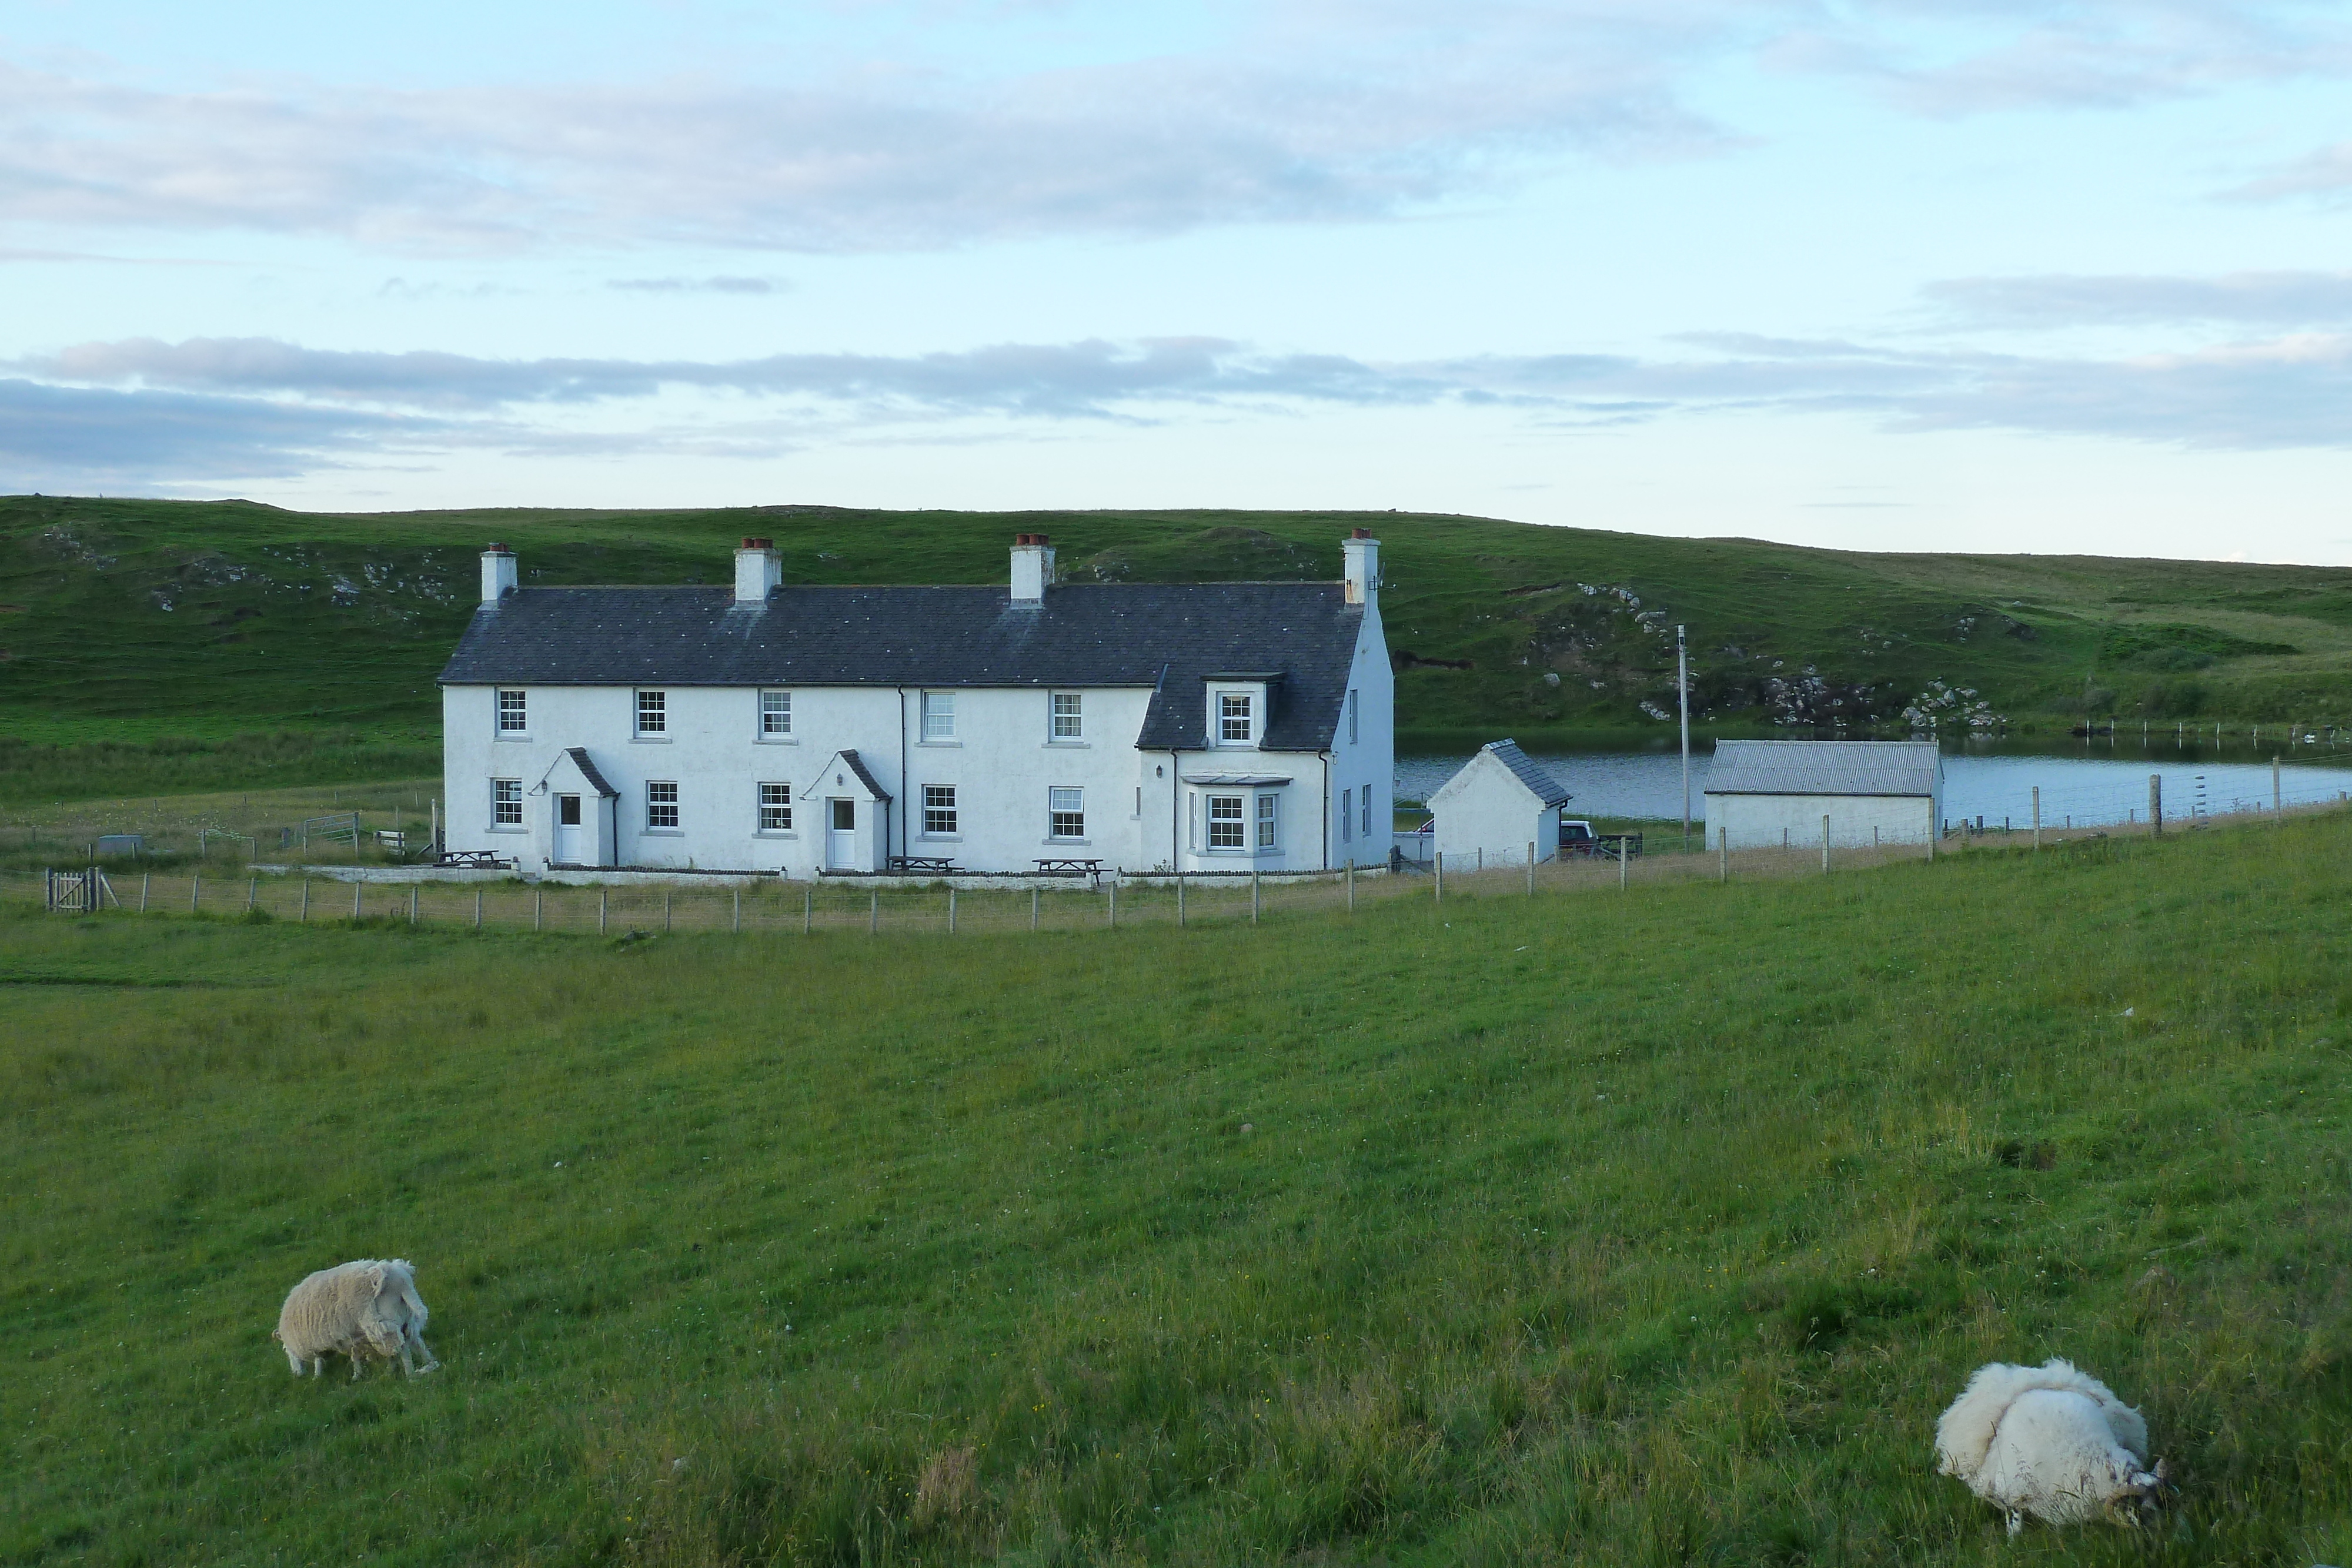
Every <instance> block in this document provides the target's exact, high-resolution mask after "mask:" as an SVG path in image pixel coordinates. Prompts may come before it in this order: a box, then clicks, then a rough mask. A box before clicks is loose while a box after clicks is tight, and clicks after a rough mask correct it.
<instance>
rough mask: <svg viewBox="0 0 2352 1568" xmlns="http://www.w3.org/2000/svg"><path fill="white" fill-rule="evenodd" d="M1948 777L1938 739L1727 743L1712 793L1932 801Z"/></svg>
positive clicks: (1710, 779) (1710, 783)
mask: <svg viewBox="0 0 2352 1568" xmlns="http://www.w3.org/2000/svg"><path fill="white" fill-rule="evenodd" d="M1942 774H1943V759H1942V757H1941V755H1940V754H1939V753H1938V752H1937V749H1936V743H1935V742H1934V741H1932V740H1722V741H1717V743H1716V747H1715V760H1714V762H1713V763H1712V764H1711V765H1710V766H1709V767H1708V768H1707V770H1706V793H1708V794H1710V795H1917V796H1921V797H1932V796H1934V794H1935V793H1936V786H1937V780H1938V779H1940V778H1941V777H1942Z"/></svg>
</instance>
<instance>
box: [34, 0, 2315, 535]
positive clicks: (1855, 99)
mask: <svg viewBox="0 0 2352 1568" xmlns="http://www.w3.org/2000/svg"><path fill="white" fill-rule="evenodd" d="M26 491H40V492H44V493H74V494H106V495H153V496H175V497H224V496H242V497H250V498H253V499H256V500H260V501H267V502H271V503H274V504H277V505H280V506H287V507H302V508H333V509H359V510H368V511H376V510H394V509H405V508H412V507H482V506H616V507H617V506H628V507H635V506H680V507H684V506H730V505H755V504H773V503H781V502H799V503H827V504H835V505H842V506H877V507H986V508H1013V507H1250V508H1258V507H1267V508H1274V507H1342V508H1384V507H1396V508H1400V509H1403V510H1415V511H1434V512H1452V513H1475V514H1480V515H1485V516H1493V517H1513V518H1518V519H1522V520H1525V521H1529V522H1536V523H1551V524H1573V525H1577V526H1580V527H1588V528H1613V529H1621V530H1625V531H1631V532H1636V533H1650V534H1664V535H1683V536H1707V535H1736V536H1744V537H1749V538H1772V539H1780V540H1786V541H1790V542H1793V543H1800V544H1811V545H1824V546H1832V547H1836V548H1842V549H1892V550H1926V549H1937V550H1941V549H1970V550H2000V551H2032V552H2042V553H2053V552H2068V553H2097V554H2111V555H2133V556H2174V557H2193V558H2202V559H2252V560H2275V561H2302V562H2312V563H2324V564H2331V565H2334V564H2352V503H2347V497H2352V4H2346V3H2343V0H2337V3H2331V4H2311V3H2303V0H2275V3H2274V0H2243V3H2241V4H2234V5H2211V4H2189V3H2180V0H2078V3H2073V4H2059V3H2041V0H1842V3H1837V4H1826V3H1810V0H1553V3H1549V4H1539V3H1525V0H1448V3H1447V4H1445V5H1430V4H1427V3H1426V0H1423V3H1418V4H1406V3H1405V0H1260V3H1257V4H1243V3H1237V0H1199V3H1196V4H1192V5H1181V6H1179V5H1156V4H1152V3H1150V0H1119V3H1118V4H1108V3H1097V0H768V3H764V4H759V5H751V4H746V3H740V0H634V3H630V0H610V3H604V4H598V3H596V0H569V3H567V4H564V5H556V4H552V3H544V4H543V3H541V0H509V3H507V4H502V5H481V4H479V3H478V0H475V3H473V4H467V5H458V4H454V3H452V0H405V3H404V4H402V5H398V6H393V5H366V4H361V5H346V6H322V5H318V4H316V0H305V3H304V4H300V5H296V4H290V3H279V0H245V3H239V0H230V3H229V4H227V5H223V6H218V7H200V6H191V5H186V4H184V0H180V3H173V4H163V3H148V0H70V3H68V0H7V3H6V5H5V6H0V493H21V492H26Z"/></svg>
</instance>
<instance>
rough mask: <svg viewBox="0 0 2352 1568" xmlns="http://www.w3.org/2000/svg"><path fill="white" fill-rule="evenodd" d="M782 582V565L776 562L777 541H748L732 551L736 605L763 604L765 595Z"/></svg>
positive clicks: (766, 598) (766, 600)
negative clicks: (733, 554) (733, 552)
mask: <svg viewBox="0 0 2352 1568" xmlns="http://www.w3.org/2000/svg"><path fill="white" fill-rule="evenodd" d="M783 580H784V564H783V562H782V561H781V560H778V559H776V541H775V540H773V539H754V538H747V539H745V540H744V541H743V548H742V549H739V550H737V551H736V552H735V602H736V603H738V604H765V603H766V602H768V595H769V594H771V593H773V592H774V591H776V587H777V585H778V584H780V583H782V581H783Z"/></svg>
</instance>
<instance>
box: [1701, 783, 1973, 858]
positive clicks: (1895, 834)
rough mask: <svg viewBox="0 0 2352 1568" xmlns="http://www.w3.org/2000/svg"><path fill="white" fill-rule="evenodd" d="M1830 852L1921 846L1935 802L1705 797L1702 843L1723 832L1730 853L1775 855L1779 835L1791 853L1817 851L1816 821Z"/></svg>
mask: <svg viewBox="0 0 2352 1568" xmlns="http://www.w3.org/2000/svg"><path fill="white" fill-rule="evenodd" d="M1823 817H1827V818H1828V819H1829V820H1830V844H1831V847H1832V848H1833V849H1852V848H1858V847H1866V846H1868V845H1869V844H1871V843H1872V842H1873V839H1872V837H1871V832H1872V830H1873V829H1875V830H1877V834H1878V837H1877V839H1876V842H1879V843H1886V844H1924V843H1926V842H1927V841H1928V839H1929V838H1930V837H1931V836H1932V835H1933V833H1934V832H1935V829H1936V802H1935V801H1933V800H1929V799H1927V798H1926V797H1924V796H1916V795H1709V796H1707V797H1706V830H1707V837H1706V841H1707V844H1708V847H1709V848H1712V847H1714V846H1715V844H1716V843H1717V835H1718V834H1719V833H1722V832H1725V831H1728V832H1729V833H1730V835H1731V847H1732V848H1733V849H1735V850H1763V849H1773V850H1777V849H1779V848H1780V844H1781V835H1782V833H1783V832H1784V831H1785V832H1786V834H1787V835H1788V842H1789V843H1790V845H1791V846H1792V847H1794V848H1797V849H1814V850H1817V849H1819V848H1821V843H1822V818H1823Z"/></svg>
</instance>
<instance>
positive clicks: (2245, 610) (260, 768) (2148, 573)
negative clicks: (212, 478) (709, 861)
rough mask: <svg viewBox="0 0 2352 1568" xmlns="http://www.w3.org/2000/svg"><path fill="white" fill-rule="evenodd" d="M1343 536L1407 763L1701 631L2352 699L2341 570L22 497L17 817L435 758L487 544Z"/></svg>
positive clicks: (1701, 684)
mask: <svg viewBox="0 0 2352 1568" xmlns="http://www.w3.org/2000/svg"><path fill="white" fill-rule="evenodd" d="M1356 526H1366V527H1370V528H1373V529H1374V531H1376V532H1377V533H1378V534H1379V535H1380V536H1381V538H1382V539H1383V540H1384V541H1385V545H1386V554H1385V561H1384V564H1385V570H1386V576H1387V586H1386V588H1385V590H1384V591H1383V595H1382V606H1383V610H1384V613H1385V616H1386V623H1387V627H1388V632H1389V640H1390V646H1391V651H1392V653H1393V656H1394V659H1395V662H1396V664H1397V665H1398V670H1399V682H1398V716H1399V722H1400V724H1401V725H1402V727H1403V729H1404V731H1405V743H1406V744H1407V745H1408V746H1409V747H1424V748H1446V747H1467V746H1470V745H1475V744H1477V743H1479V742H1482V741H1486V740H1490V739H1493V738H1494V737H1496V735H1498V734H1512V735H1516V736H1517V737H1518V738H1519V739H1520V740H1521V741H1522V742H1526V743H1532V744H1539V743H1541V742H1542V741H1543V740H1544V739H1545V738H1546V737H1553V738H1559V737H1569V736H1584V737H1591V736H1594V735H1598V734H1608V735H1612V736H1617V737H1622V738H1623V739H1625V740H1627V741H1628V742H1632V741H1634V740H1637V739H1639V738H1641V737H1646V736H1654V735H1656V734H1659V733H1662V732H1663V730H1664V725H1663V724H1662V723H1661V721H1660V720H1659V719H1658V718H1657V717H1655V716H1654V715H1656V714H1659V713H1664V712H1667V711H1670V710H1671V709H1672V707H1673V706H1674V705H1673V680H1674V647H1673V628H1674V626H1675V623H1676V622H1687V623H1688V624H1689V626H1690V628H1691V637H1692V644H1691V647H1692V658H1693V666H1692V667H1693V679H1694V683H1695V685H1694V691H1695V697H1694V702H1695V704H1696V713H1697V714H1698V716H1699V718H1700V721H1701V723H1702V725H1704V726H1707V727H1714V728H1717V729H1720V730H1727V731H1755V730H1759V729H1760V730H1766V731H1771V730H1783V731H1784V730H1785V728H1786V727H1789V726H1791V725H1795V726H1800V727H1804V726H1814V725H1829V724H1832V722H1843V723H1846V724H1848V725H1850V726H1861V727H1870V726H1877V727H1894V728H1897V729H1905V730H1907V728H1908V727H1909V721H1907V720H1906V718H1905V717H1904V715H1905V713H1906V710H1914V711H1918V712H1922V713H1929V714H1932V715H1933V716H1936V717H1937V718H1938V719H1939V720H1940V721H1941V722H1942V723H1943V724H1944V725H1946V726H1949V725H1952V724H1954V723H1965V721H1966V718H1967V716H1968V715H1969V714H1970V713H1979V714H1983V715H2000V716H2006V717H2007V718H2009V719H2010V720H2011V722H2012V724H2014V725H2016V726H2019V727H2031V726H2039V727H2043V728H2063V727H2066V726H2068V725H2071V724H2074V723H2075V722H2078V721H2079V719H2080V717H2081V716H2083V715H2084V714H2086V713H2088V714H2093V715H2103V716H2120V717H2122V718H2125V719H2127V720H2134V721H2137V720H2140V719H2172V720H2176V721H2177V720H2179V719H2181V718H2184V717H2193V716H2204V717H2207V718H2209V719H2210V718H2216V717H2218V718H2222V719H2225V720H2236V721H2248V720H2253V721H2264V722H2276V721H2279V720H2285V719H2301V720H2305V721H2306V722H2325V721H2326V720H2328V719H2330V718H2334V719H2337V720H2342V719H2344V718H2345V717H2347V716H2352V571H2345V570H2329V569H2320V568H2305V567H2272V566H2245V565H2231V564H2225V563H2219V562H2181V561H2153V560H2137V561H2134V560H2100V559H2084V558H2074V557H2054V556H2053V557H2020V556H2008V557H2002V556H1965V555H1863V554H1853V553H1842V552H1835V551H1824V550H1809V549H1796V548H1793V547H1790V546H1783V545H1772V544H1765V543H1760V542H1758V541H1754V540H1744V539H1663V538H1643V537H1641V536H1637V535H1632V534H1617V533H1607V532H1602V531H1599V530H1593V529H1584V528H1538V527H1533V526H1529V525H1526V524H1518V523H1509V522H1501V521H1496V520H1494V519H1490V518H1481V517H1431V516H1419V515H1411V514H1401V513H1391V512H1380V513H1354V512H1279V513H1276V512H1165V513H1143V512H1067V513H1062V512H1055V513H1017V514H1016V513H970V512H879V511H851V510H845V509H839V508H833V507H754V508H745V509H739V510H733V511H701V512H693V511H671V512H577V511H575V512H561V511H528V510H498V511H475V512H430V513H425V512H415V513H394V514H384V515H378V516H338V515H317V514H305V513H297V512H287V511H281V510H278V509H277V508H274V507H262V506H256V505H253V504H250V503H246V502H219V503H194V502H167V501H142V500H93V499H77V498H73V497H0V736H5V737H9V739H10V744H7V745H0V801H9V800H64V799H70V798H72V791H73V788H74V786H73V784H72V780H74V779H85V780H87V781H88V789H87V790H86V791H85V792H87V793H91V794H97V793H103V792H106V791H107V790H108V789H142V790H156V789H166V788H171V789H208V788H209V789H219V788H228V787H232V786H236V785H254V786H260V785H266V784H271V783H281V784H286V783H307V782H328V781H331V780H334V779H362V778H370V777H375V778H383V777H389V776H394V775H397V774H400V773H404V772H408V771H413V770H414V768H415V766H416V759H417V758H430V757H431V756H432V754H433V751H434V749H435V747H436V742H437V737H438V714H439V710H438V706H437V700H436V694H435V690H434V685H433V682H434V678H435V676H436V674H437V673H438V672H439V670H440V668H441V665H442V664H443V663H444V661H445V660H446V657H447V654H448V651H449V649H450V647H451V645H452V644H453V643H454V642H455V640H456V638H457V633H458V632H459V630H460V629H461V628H462V627H463V625H464V624H465V621H466V617H467V615H468V614H469V613H470V612H471V611H472V608H473V605H474V602H475V600H476V598H477V596H478V586H477V567H476V559H475V558H476V553H477V552H478V550H479V549H480V548H481V547H482V545H483V544H484V543H486V542H488V540H490V539H492V538H498V539H502V540H504V541H506V542H507V543H509V544H510V545H512V546H514V547H515V549H517V550H518V551H519V552H520V555H521V558H522V569H523V571H524V573H525V580H526V581H528V582H533V583H540V584H548V583H567V582H681V581H703V582H721V581H725V580H728V579H729V573H730V570H731V569H730V561H729V557H728V551H729V550H730V549H732V548H733V546H734V544H735V542H736V540H737V538H740V536H742V535H744V534H762V535H767V536H771V537H772V538H775V540H776V542H777V545H778V547H779V549H782V552H783V558H784V570H785V574H786V576H787V578H788V579H789V580H793V581H796V582H873V581H896V582H995V581H1002V580H1003V577H1004V573H1005V570H1006V567H1005V549H1006V546H1007V544H1008V542H1009V540H1010V538H1011V536H1012V535H1013V532H1014V531H1015V530H1030V529H1039V528H1042V529H1045V530H1046V531H1049V532H1050V533H1052V534H1053V536H1054V538H1055V543H1056V545H1057V547H1058V549H1059V551H1060V562H1061V567H1062V570H1063V574H1064V576H1065V578H1066V579H1067V580H1076V581H1093V580H1206V579H1221V578H1256V579H1295V578H1329V577H1335V576H1337V575H1338V574H1339V538H1340V536H1341V534H1342V533H1344V532H1345V531H1346V529H1348V528H1350V527H1356ZM1645 704H1646V705H1648V706H1647V708H1646V709H1645V708H1644V706H1643V705H1645ZM285 737H294V738H285ZM298 741H299V744H297V742H298ZM107 745H110V746H111V747H113V748H114V749H112V750H110V751H102V750H100V749H98V748H99V747H101V746H107ZM338 769H340V771H338ZM126 770H131V771H126ZM134 774H135V777H136V779H138V781H137V782H135V783H118V782H116V781H117V780H124V779H131V778H132V777H133V776H134Z"/></svg>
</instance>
